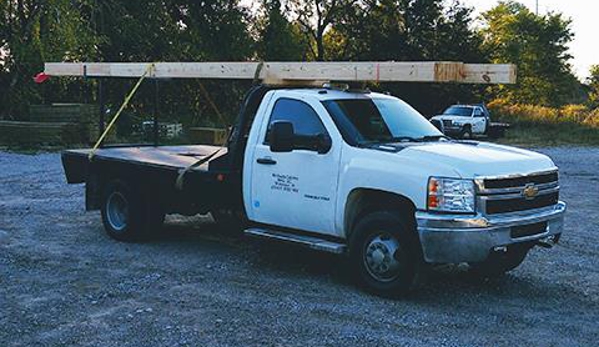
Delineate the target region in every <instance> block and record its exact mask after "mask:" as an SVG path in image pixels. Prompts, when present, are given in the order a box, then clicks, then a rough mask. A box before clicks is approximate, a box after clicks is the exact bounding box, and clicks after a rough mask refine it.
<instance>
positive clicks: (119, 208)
mask: <svg viewBox="0 0 599 347" xmlns="http://www.w3.org/2000/svg"><path fill="white" fill-rule="evenodd" d="M106 216H107V219H108V224H110V227H111V228H112V229H114V230H116V231H123V230H124V229H125V228H126V227H127V222H128V221H129V203H128V202H127V199H125V196H124V195H123V194H122V193H120V192H112V193H111V194H110V196H109V197H108V200H107V201H106Z"/></svg>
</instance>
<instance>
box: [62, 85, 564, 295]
mask: <svg viewBox="0 0 599 347" xmlns="http://www.w3.org/2000/svg"><path fill="white" fill-rule="evenodd" d="M217 149H218V148H216V147H211V146H166V147H154V146H147V147H113V148H100V149H98V150H97V151H96V152H95V156H94V157H93V159H92V160H89V153H90V150H89V149H80V150H67V151H65V152H63V154H62V161H63V165H64V169H65V173H66V177H67V180H68V182H69V183H85V184H86V207H87V209H88V210H96V209H100V210H101V211H102V220H103V223H104V227H105V229H106V231H107V233H108V234H109V235H110V236H111V237H113V238H115V239H117V240H125V241H131V240H138V239H140V238H143V237H144V236H147V235H148V234H149V233H150V231H151V230H153V229H156V228H158V227H159V226H160V225H161V223H162V221H163V218H164V215H165V214H169V213H181V214H196V213H208V212H211V213H213V214H215V215H217V216H218V215H223V214H224V213H229V214H230V215H243V217H244V219H245V234H247V235H250V236H256V237H261V238H267V239H272V240H279V241H283V242H292V243H296V244H299V245H303V246H307V247H310V248H313V249H317V250H321V251H325V252H331V253H336V254H340V255H347V256H349V258H350V264H351V266H352V268H353V272H354V273H355V274H356V277H357V278H358V279H359V281H360V282H361V283H362V284H364V285H365V287H366V288H368V289H369V290H372V291H374V292H376V293H378V294H382V295H395V294H400V293H404V292H405V291H407V290H409V289H410V287H411V286H412V285H413V283H414V280H415V277H416V274H417V272H418V271H419V269H420V267H421V266H422V265H423V264H427V263H432V264H437V263H469V264H471V265H472V267H473V268H474V269H476V271H479V272H480V273H484V274H486V275H497V274H501V273H504V272H506V271H509V270H511V269H513V268H515V267H517V266H518V265H519V264H520V263H521V262H522V261H523V260H524V258H525V256H526V254H527V253H528V251H529V250H530V249H531V248H532V247H534V246H536V245H540V246H545V247H550V246H551V245H553V244H555V243H556V242H558V240H559V237H560V235H561V233H562V223H563V215H564V212H565V210H566V204H565V203H564V202H562V201H560V200H559V181H558V169H557V167H556V166H555V164H554V163H553V162H552V161H551V159H550V158H548V157H547V156H545V155H542V154H538V153H535V152H531V151H528V150H523V149H518V148H513V147H508V146H502V145H495V144H489V143H482V142H475V141H456V140H452V139H450V138H448V137H446V136H444V135H443V134H442V133H441V132H440V131H439V130H437V129H436V128H435V127H434V126H433V125H432V124H430V123H429V122H428V121H427V120H426V119H425V118H424V117H423V116H422V115H420V114H419V113H418V112H417V111H416V110H414V109H413V108H412V107H410V106H409V105H408V104H406V103H405V102H403V101H402V100H400V99H398V98H396V97H393V96H389V95H385V94H379V93H372V92H368V91H350V90H337V89H334V88H323V87H310V88H304V87H294V88H283V87H280V86H278V87H272V86H266V85H259V86H255V87H253V88H252V89H251V90H250V91H249V92H248V94H247V95H246V97H245V100H244V102H243V104H242V107H241V110H240V113H239V117H238V121H237V123H236V124H235V126H234V131H233V132H232V134H231V136H230V138H229V141H228V143H227V146H226V149H223V150H221V151H220V152H219V153H218V154H217V155H214V157H213V158H212V160H210V161H206V162H205V163H203V164H202V165H200V166H198V167H196V168H194V169H191V170H188V172H187V173H186V174H185V179H184V181H183V186H182V187H181V186H179V187H177V185H176V184H175V182H176V181H177V178H178V177H180V173H181V172H182V170H185V169H186V168H189V166H190V165H192V164H193V163H194V162H197V160H198V159H201V158H206V157H207V156H209V155H210V154H213V153H215V151H216V150H217Z"/></svg>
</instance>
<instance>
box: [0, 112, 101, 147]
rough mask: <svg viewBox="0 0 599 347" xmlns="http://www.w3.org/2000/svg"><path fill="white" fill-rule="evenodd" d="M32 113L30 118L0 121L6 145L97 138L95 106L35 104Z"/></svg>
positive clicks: (56, 142)
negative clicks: (27, 119) (26, 119)
mask: <svg viewBox="0 0 599 347" xmlns="http://www.w3.org/2000/svg"><path fill="white" fill-rule="evenodd" d="M29 113H30V117H29V121H0V141H1V142H2V143H3V144H10V145H28V146H30V145H62V144H88V143H91V142H93V140H94V139H96V138H97V137H98V117H99V111H98V107H97V106H96V105H89V104H52V105H32V106H30V109H29Z"/></svg>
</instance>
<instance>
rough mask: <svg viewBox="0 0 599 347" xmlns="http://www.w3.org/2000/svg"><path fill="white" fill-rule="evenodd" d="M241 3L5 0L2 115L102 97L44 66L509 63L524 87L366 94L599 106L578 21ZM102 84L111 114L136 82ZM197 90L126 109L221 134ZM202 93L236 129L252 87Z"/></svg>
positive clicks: (407, 3)
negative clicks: (576, 52) (579, 45)
mask: <svg viewBox="0 0 599 347" xmlns="http://www.w3.org/2000/svg"><path fill="white" fill-rule="evenodd" d="M240 3H241V0H211V1H189V0H145V1H142V0H44V1H42V0H3V1H0V117H4V118H16V119H26V118H27V109H28V105H30V104H35V103H44V102H45V103H48V102H92V101H93V100H95V99H97V95H96V89H95V87H96V83H97V82H95V81H82V80H81V79H65V78H61V79H52V80H51V81H50V82H47V83H46V84H44V85H41V86H40V85H35V84H34V83H33V82H32V78H31V77H32V76H33V75H35V74H36V73H37V72H39V71H41V70H42V63H43V62H44V61H246V60H255V59H260V60H279V61H285V60H353V61H359V60H395V61H414V60H417V61H421V60H425V61H426V60H456V61H465V62H478V63H481V62H498V63H499V62H506V63H507V62H509V63H515V64H517V65H518V68H519V76H518V80H519V82H518V85H515V86H498V87H492V88H483V87H479V86H471V85H438V84H408V83H395V84H386V85H384V86H381V85H370V86H369V87H371V88H373V89H381V88H384V89H385V90H388V91H390V92H392V93H393V94H395V95H398V96H400V97H402V98H404V99H406V100H407V101H408V102H410V103H412V104H413V105H414V106H415V107H416V108H418V109H419V110H420V111H421V112H423V113H425V114H427V115H433V114H435V113H436V112H438V111H439V110H441V109H443V108H444V107H446V106H447V105H448V104H451V103H455V102H480V101H484V99H485V98H502V99H503V100H506V102H509V103H512V104H518V105H523V104H538V105H544V106H563V105H566V104H570V103H584V102H586V103H587V105H588V106H589V107H590V108H591V109H592V108H596V107H598V106H599V67H597V66H596V67H594V68H593V70H592V76H591V78H590V79H589V80H588V81H587V89H588V91H589V93H588V94H589V98H588V101H587V100H583V97H581V95H582V93H581V87H580V83H579V82H578V81H577V80H576V78H575V77H574V76H573V74H572V73H571V68H570V65H569V60H570V58H571V57H570V55H569V54H568V47H567V45H568V43H569V42H570V41H571V40H572V32H571V23H570V20H569V19H566V18H564V17H562V16H561V15H560V14H557V13H550V14H548V15H544V16H537V15H535V14H533V13H531V12H530V11H529V10H528V9H527V8H526V7H524V6H523V5H521V4H519V3H516V2H513V1H504V2H500V4H499V5H497V6H496V7H494V8H493V9H491V10H490V11H488V12H486V13H484V14H483V15H482V17H481V20H482V23H483V27H482V28H478V27H477V26H476V25H474V21H475V18H473V16H472V9H471V8H469V7H466V6H464V5H462V4H461V3H460V2H459V1H447V0H376V1H374V0H262V2H261V6H260V7H259V8H258V9H257V11H250V10H248V9H246V8H244V7H242V5H241V4H240ZM104 83H105V95H104V99H105V101H106V102H107V104H108V107H109V108H111V109H112V110H113V111H114V110H115V109H116V108H118V106H119V104H120V102H121V101H122V98H123V96H124V95H125V94H126V92H127V91H128V89H129V88H130V87H131V83H133V82H132V81H124V80H106V81H105V82H104ZM199 83H200V82H199V81H191V80H189V81H187V80H186V81H160V83H159V85H158V86H156V85H155V84H154V83H145V84H144V85H143V87H142V88H141V89H140V91H139V93H138V95H136V97H135V99H134V100H133V102H132V104H131V106H130V110H129V111H130V112H131V113H132V114H135V117H137V118H136V119H137V120H143V119H148V118H149V117H150V116H151V114H152V112H153V106H154V96H155V94H156V88H158V89H159V95H160V100H159V104H158V106H159V109H160V117H161V118H162V119H176V120H178V121H182V122H184V123H185V124H186V125H208V126H221V127H222V126H224V124H222V121H221V120H220V119H219V117H217V116H216V114H215V112H214V110H212V108H211V107H210V105H209V103H208V101H207V100H206V97H205V96H204V95H203V94H202V93H200V92H199V91H198V90H199ZM201 83H203V84H204V85H205V86H206V88H207V89H208V91H209V93H210V97H211V98H212V99H213V101H214V103H215V104H217V105H218V107H219V109H220V111H221V113H223V114H225V117H226V118H227V123H229V124H230V123H231V122H232V121H233V119H234V117H235V115H236V110H237V107H238V101H239V99H240V98H241V97H242V95H243V93H244V92H245V90H246V89H247V87H248V86H249V82H233V81H231V82H222V81H220V82H210V81H204V82H201ZM527 107H528V106H527ZM531 107H532V106H531ZM557 109H558V108H555V110H557ZM529 111H530V112H529V113H530V114H533V113H536V112H538V113H539V114H541V115H544V116H531V117H528V118H527V119H532V120H534V121H539V122H544V121H546V120H547V119H553V118H551V116H549V115H550V114H555V115H556V116H555V117H557V118H556V119H560V120H563V119H569V118H572V117H573V118H576V119H578V118H580V117H586V118H585V120H584V121H581V122H579V121H576V122H574V123H575V124H579V123H580V124H584V125H585V126H587V125H588V126H595V124H596V123H597V122H599V121H597V116H596V114H597V113H599V111H589V110H580V109H576V107H573V106H572V107H571V106H568V107H566V108H559V111H555V112H557V113H555V112H553V111H551V112H550V111H547V110H546V109H544V108H539V109H534V110H529ZM527 112H528V111H527ZM552 112H553V113H552ZM527 114H528V113H527ZM557 115H559V116H557ZM591 115H593V116H591ZM577 117H578V118H577ZM514 119H516V118H514ZM517 122H518V123H520V122H521V120H520V118H517ZM522 122H523V121H522Z"/></svg>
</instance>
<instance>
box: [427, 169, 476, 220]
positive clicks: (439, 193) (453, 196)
mask: <svg viewBox="0 0 599 347" xmlns="http://www.w3.org/2000/svg"><path fill="white" fill-rule="evenodd" d="M474 195H475V193H474V181H472V180H461V179H453V178H440V177H431V178H429V180H428V196H427V204H428V209H429V210H431V211H438V212H460V213H474V201H475V199H474Z"/></svg>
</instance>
